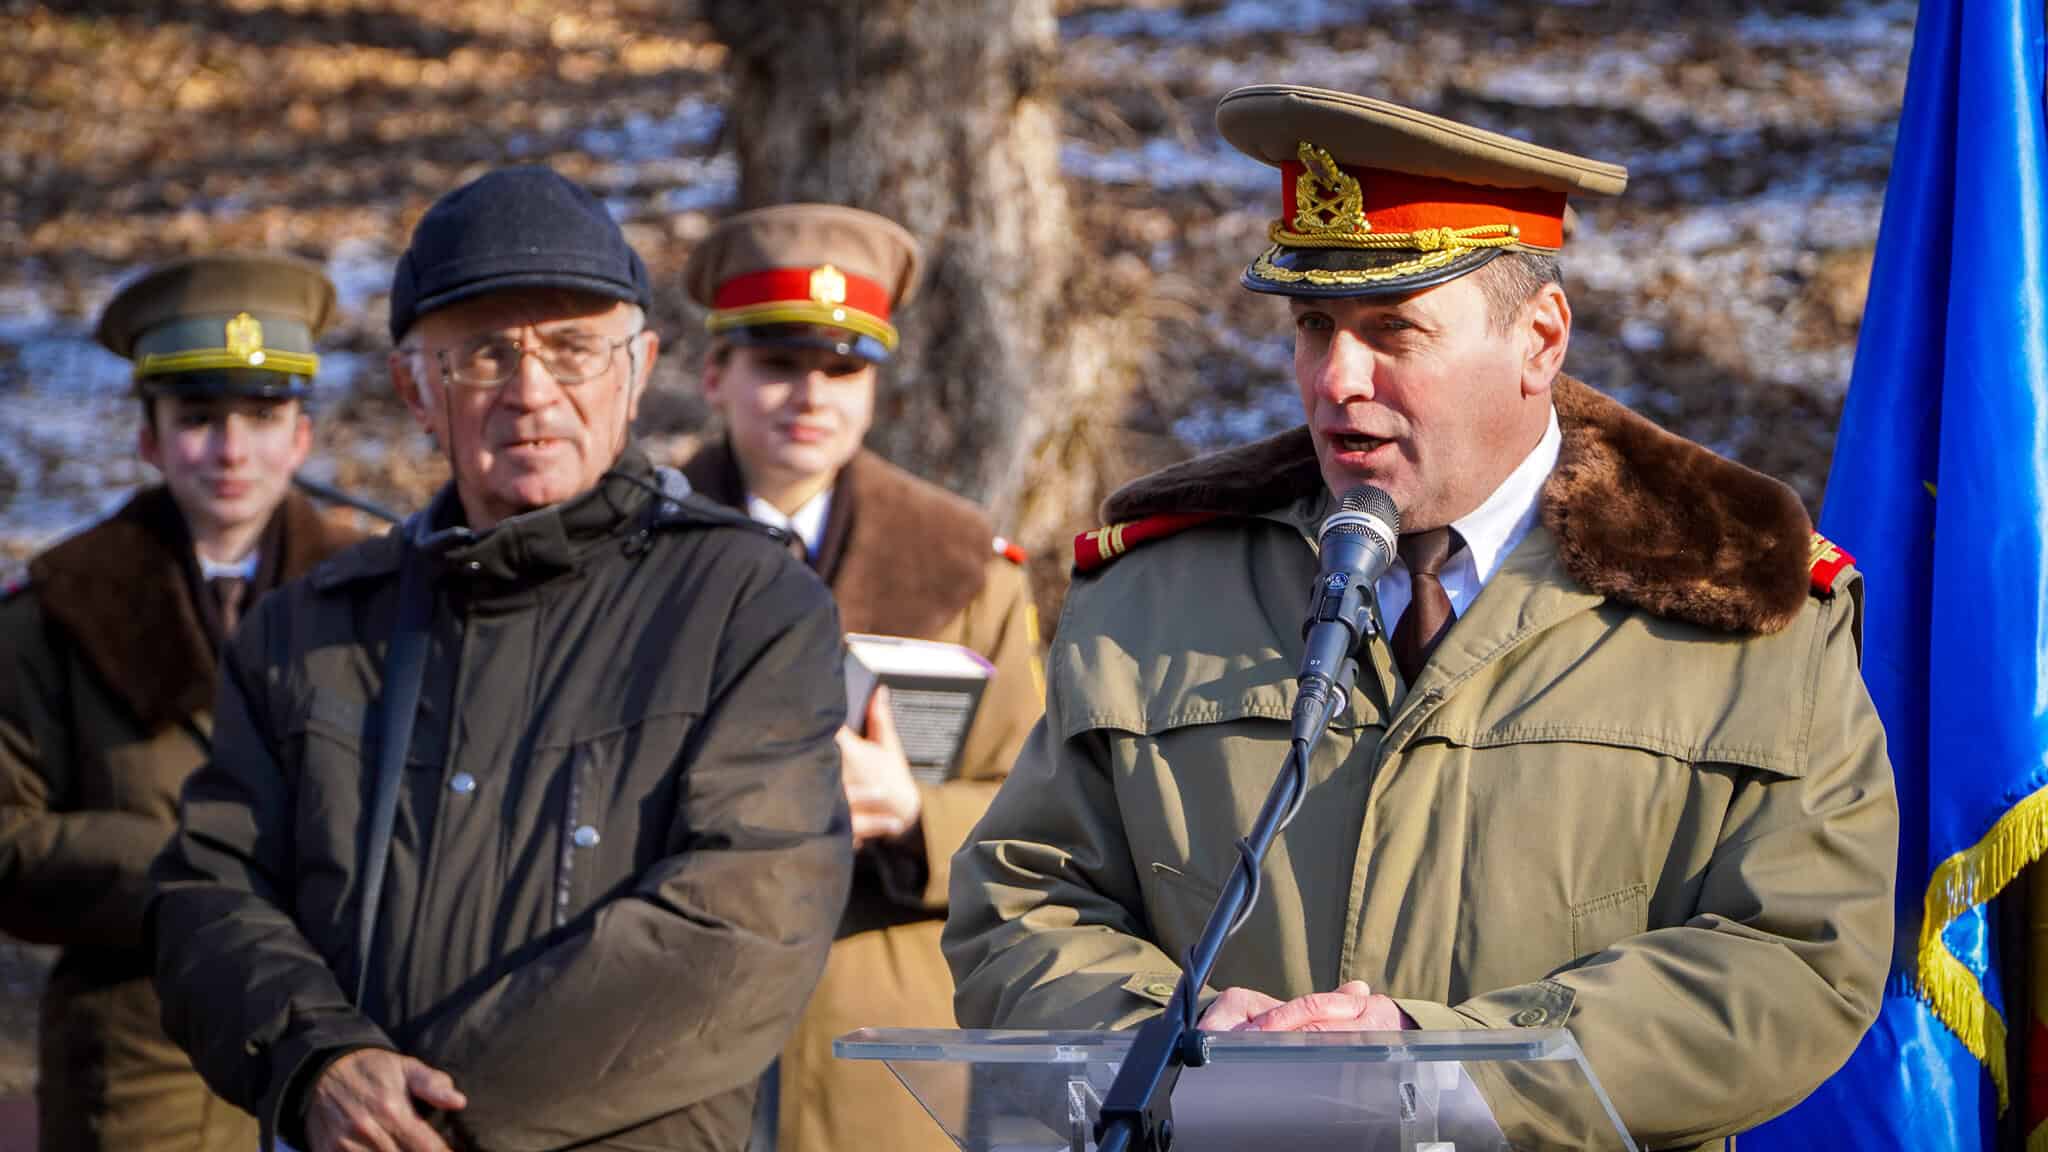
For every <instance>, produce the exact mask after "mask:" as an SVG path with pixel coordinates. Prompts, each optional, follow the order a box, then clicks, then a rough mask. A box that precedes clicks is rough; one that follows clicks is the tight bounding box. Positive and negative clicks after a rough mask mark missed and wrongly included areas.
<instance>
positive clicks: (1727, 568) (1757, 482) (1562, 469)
mask: <svg viewBox="0 0 2048 1152" xmlns="http://www.w3.org/2000/svg"><path fill="white" fill-rule="evenodd" d="M1553 397H1554V400H1555V403H1556V405H1557V419H1558V424H1559V425H1560V427H1561V428H1562V429H1563V431H1564V445H1563V448H1562V450H1561V451H1560V453H1559V455H1558V462H1557V470H1556V471H1555V472H1552V473H1551V476H1550V482H1549V483H1548V484H1546V485H1544V488H1543V510H1542V515H1543V524H1544V527H1546V528H1548V529H1550V533H1551V535H1552V536H1554V537H1556V538H1557V548H1558V555H1559V557H1560V558H1561V559H1562V560H1563V561H1564V565H1565V568H1566V570H1568V571H1569V572H1571V574H1572V576H1573V577H1574V578H1576V579H1577V580H1578V581H1579V582H1580V583H1581V584H1584V585H1585V586H1586V587H1587V588H1588V589H1590V590H1592V591H1594V592H1598V593H1600V594H1601V595H1604V596H1607V597H1610V598H1612V599H1615V600H1620V601H1622V602H1624V603H1628V604H1634V605H1637V606H1638V607H1641V608H1643V609H1644V610H1646V611H1648V612H1651V613H1653V614H1655V615H1658V616H1668V617H1671V618H1673V619H1677V620H1685V621H1688V622H1690V623H1693V624H1698V625H1701V626H1703V627H1707V628H1713V629H1716V630H1718V631H1723V632H1777V631H1780V630H1782V629H1783V628H1784V627H1785V626H1786V625H1788V624H1790V623H1791V622H1792V620H1793V618H1794V617H1795V616H1797V615H1798V614H1799V611H1800V609H1801V608H1802V607H1803V606H1804V605H1805V603H1806V596H1807V589H1808V587H1809V584H1810V569H1811V565H1810V563H1809V555H1810V550H1811V544H1812V539H1813V523H1812V521H1811V520H1810V519H1809V518H1808V517H1807V515H1806V508H1805V506H1804V505H1802V504H1801V503H1800V502H1799V497H1798V496H1797V495H1796V494H1794V493H1793V491H1792V490H1791V489H1790V488H1787V487H1786V486H1785V485H1783V484H1780V483H1779V482H1778V481H1776V480H1773V479H1771V478H1770V477H1768V476H1765V475H1763V474H1762V473H1760V472H1755V471H1752V470H1750V469H1748V468H1745V467H1743V466H1742V465H1740V464H1737V463H1735V462H1734V461H1732V460H1727V459H1724V458H1722V457H1720V456H1716V455H1715V454H1713V453H1712V452H1709V451H1707V450H1706V449H1705V448H1702V447H1700V446H1699V445H1697V444H1694V443H1692V442H1691V441H1689V440H1684V439H1680V438H1679V437H1677V436H1674V435H1672V434H1671V433H1669V432H1666V431H1665V430H1663V429H1662V428H1659V427H1657V426H1656V425H1655V424H1652V423H1651V422H1650V421H1648V420H1646V419H1644V418H1643V417H1641V416H1638V415H1636V414H1635V413H1634V412H1631V411H1629V410H1628V409H1627V408H1624V407H1622V406H1621V405H1620V404H1618V403H1616V402H1615V401H1613V400H1610V399H1608V398H1607V397H1606V396H1603V395H1601V394H1600V393H1598V392H1595V391H1594V390H1593V389H1591V388H1588V387H1587V386H1585V385H1584V384H1581V383H1579V382H1578V381H1576V380H1572V379H1570V378H1560V379H1559V380H1558V383H1557V386H1556V388H1555V389H1553Z"/></svg>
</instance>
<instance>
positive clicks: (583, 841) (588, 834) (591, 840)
mask: <svg viewBox="0 0 2048 1152" xmlns="http://www.w3.org/2000/svg"><path fill="white" fill-rule="evenodd" d="M569 838H570V839H571V840H574V841H575V842H576V846H577V847H578V848H588V847H590V846H591V845H593V844H595V843H597V840H598V836H597V829H595V828H592V827H591V826H590V825H588V824H584V825H582V826H580V827H578V828H577V829H576V831H574V832H572V833H570V834H569Z"/></svg>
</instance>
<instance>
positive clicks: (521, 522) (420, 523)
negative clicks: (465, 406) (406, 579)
mask: <svg viewBox="0 0 2048 1152" xmlns="http://www.w3.org/2000/svg"><path fill="white" fill-rule="evenodd" d="M661 483H662V480H661V476H660V474H658V473H657V471H656V469H655V467H654V465H653V464H652V463H651V462H650V461H649V460H648V459H647V455H646V453H644V452H642V451H641V450H640V449H639V448H638V447H637V446H633V445H628V446H627V448H626V450H625V451H624V452H622V453H621V454H620V455H619V459H618V460H617V461H616V462H615V463H613V465H612V466H611V468H610V469H609V470H607V471H606V472H605V474H604V476H603V477H602V478H601V479H599V480H598V482H597V484H596V485H595V486H593V487H592V488H591V489H590V490H589V491H587V492H584V493H581V494H580V495H577V496H572V497H570V498H569V499H567V500H564V501H563V502H561V503H560V504H550V505H548V506H547V507H545V508H535V509H533V510H532V511H530V512H522V513H520V514H519V515H517V516H508V517H506V518H505V519H503V520H500V521H498V522H497V523H496V524H494V525H492V526H491V527H490V528H489V529H488V530H487V531H484V532H480V533H479V532H473V531H471V530H470V528H469V527H468V526H467V525H466V524H465V523H463V511H462V503H461V499H460V497H459V496H458V494H457V493H456V490H455V485H454V483H453V482H452V481H451V482H449V483H448V484H446V485H444V486H443V487H442V488H441V490H440V491H439V492H438V493H436V494H435V495H434V499H433V500H432V501H431V502H430V503H429V504H428V505H427V507H426V508H424V509H422V510H421V511H419V512H417V513H414V514H413V515H412V516H410V517H407V518H406V521H405V523H404V525H402V526H401V528H400V529H399V530H400V531H401V532H402V533H404V534H405V538H406V539H407V540H408V541H409V542H410V543H411V544H412V546H413V547H414V548H415V549H416V550H418V551H419V552H420V553H421V554H422V555H426V556H432V557H435V558H436V559H437V560H438V561H439V564H440V568H441V570H442V572H443V573H444V574H445V575H446V576H448V577H449V578H451V579H453V580H455V581H457V583H458V585H459V586H464V587H467V588H468V589H469V590H470V591H471V592H472V593H473V594H476V595H482V596H486V597H488V596H491V595H494V594H498V593H511V592H516V591H518V590H520V589H523V588H527V587H531V586H533V585H536V584H540V583H544V582H546V581H548V580H551V579H553V578H554V577H556V576H560V575H562V574H564V573H567V572H572V571H574V570H575V568H576V565H577V560H578V558H579V557H580V556H581V555H582V554H583V553H584V552H586V551H587V550H588V549H589V548H590V547H591V546H592V545H594V544H597V543H599V542H601V541H603V540H605V539H607V538H609V537H614V536H619V535H625V534H627V533H628V531H629V524H630V522H631V521H633V520H635V519H636V518H637V519H645V518H646V513H647V510H648V509H647V505H648V502H649V501H650V500H651V499H653V497H654V491H655V490H656V489H658V488H660V487H661ZM640 528H641V530H642V531H643V532H644V531H645V530H646V528H647V525H646V524H642V525H641V526H640Z"/></svg>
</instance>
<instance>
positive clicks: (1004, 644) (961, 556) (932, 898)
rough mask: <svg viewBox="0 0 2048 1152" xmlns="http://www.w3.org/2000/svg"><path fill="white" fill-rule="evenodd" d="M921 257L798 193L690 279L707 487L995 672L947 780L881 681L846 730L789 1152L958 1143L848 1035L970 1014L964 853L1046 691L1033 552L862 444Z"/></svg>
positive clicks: (881, 617) (849, 606) (872, 607)
mask: <svg viewBox="0 0 2048 1152" xmlns="http://www.w3.org/2000/svg"><path fill="white" fill-rule="evenodd" d="M919 262H920V254H919V249H918V245H917V242H916V241H915V240H913V239H912V238H911V236H910V234H909V233H908V232H905V231H904V230H903V229H902V228H901V227H899V226H898V225H897V224H896V223H895V222H893V221H890V220H887V219H885V218H883V217H881V216H877V215H875V214H874V213H872V212H863V211H860V210H859V209H855V208H848V207H843V206H840V205H836V204H785V205H779V206H776V207H773V208H762V209H757V210H755V211H751V212H742V213H740V214H738V215H736V216H732V217H729V218H728V219H726V220H725V221H724V222H722V223H721V224H720V225H719V227H718V228H717V230H716V231H714V232H713V233H712V234H711V235H710V236H708V237H706V238H705V240H704V242H703V243H702V244H699V245H698V246H697V248H696V249H695V250H694V251H693V252H691V254H690V266H689V269H688V271H687V272H686V274H685V276H686V281H687V286H688V288H689V290H690V294H691V296H692V298H694V299H695V300H696V301H697V302H698V303H699V304H701V305H703V306H704V307H705V309H706V310H707V313H706V325H707V326H708V327H709V328H710V330H711V333H712V346H711V349H710V352H709V354H708V355H707V357H706V359H705V364H704V391H705V394H706V395H707V396H708V397H709V399H710V400H711V402H712V404H713V405H714V406H715V407H716V408H717V409H718V412H719V414H720V417H721V419H722V422H723V424H724V428H725V434H724V436H723V438H721V439H720V440H718V441H715V442H714V443H712V444H710V445H708V446H707V447H706V448H705V449H704V450H703V451H701V452H699V453H698V454H697V455H696V456H695V457H694V458H693V459H692V460H691V461H690V462H689V464H688V465H686V466H685V468H684V473H685V474H686V475H687V476H689V478H690V482H691V484H692V485H693V486H694V487H695V488H696V489H697V491H699V492H701V493H703V494H705V495H707V496H710V497H712V498H713V499H716V500H719V501H721V502H723V503H725V504H728V505H731V506H733V507H735V508H744V509H746V510H747V511H748V512H749V513H750V514H751V515H753V516H754V517H755V518H757V519H760V520H763V521H766V522H768V523H772V524H776V525H778V526H780V527H784V528H787V529H788V530H789V531H790V532H791V533H792V534H793V535H794V536H795V537H796V538H797V539H798V540H800V541H801V542H802V543H803V545H804V551H805V555H806V556H807V557H808V559H809V561H810V563H811V565H812V566H813V567H814V568H815V569H816V570H817V572H818V574H819V576H820V577H822V578H823V579H824V580H825V582H826V583H827V584H828V585H830V586H831V589H832V595H833V598H834V600H836V601H837V602H838V605H839V615H840V620H841V622H842V623H843V624H844V625H845V627H846V630H847V631H849V632H879V633H884V634H887V635H892V636H911V637H917V638H920V639H927V640H943V641H948V642H951V643H955V644H961V645H964V646H966V647H968V648H971V649H973V650H975V651H976V652H978V653H980V654H981V655H982V656H984V657H986V658H987V659H988V661H989V662H990V663H991V664H993V665H994V666H995V669H996V672H995V676H994V678H993V679H992V680H991V681H990V682H989V685H988V688H987V690H986V691H985V692H984V694H983V698H982V702H981V708H980V710H979V712H977V713H976V716H975V720H974V725H973V727H972V728H971V729H970V730H969V732H968V734H967V742H966V744H965V746H964V747H963V748H962V749H961V752H960V770H959V772H958V774H957V775H956V776H955V777H954V778H953V779H949V780H946V781H944V782H943V783H937V784H920V783H918V782H917V781H916V780H915V779H914V778H913V777H912V775H911V771H910V764H909V762H908V760H907V759H906V757H905V755H904V751H903V746H902V744H901V742H900V741H898V740H897V739H896V738H895V734H894V730H893V728H891V727H890V725H889V722H888V721H889V713H888V710H887V708H886V707H882V706H880V702H881V694H880V693H877V694H876V695H875V697H874V700H875V704H874V705H873V706H871V707H870V709H869V715H868V716H867V718H866V719H867V724H866V726H865V734H862V733H859V732H855V731H853V730H852V729H851V728H842V729H840V731H839V749H840V760H841V763H842V765H843V767H844V773H845V782H846V795H847V801H848V803H849V805H850V807H851V810H852V815H853V835H854V841H855V843H856V844H857V845H858V846H859V847H860V853H859V855H858V857H856V867H855V871H854V884H853V895H852V899H851V901H850V903H849V904H848V907H847V910H846V916H845V918H844V919H843V920H842V921H841V922H840V926H839V933H838V937H837V939H836V940H835V941H834V942H833V945H832V954H831V958H830V959H829V960H828V961H827V962H826V966H825V976H824V979H823V980H821V981H820V982H819V984H818V988H817V991H816V992H814V993H813V994H812V996H811V1002H810V1005H809V1006H808V1007H807V1008H806V1009H805V1012H804V1019H803V1022H802V1023H801V1024H800V1025H799V1026H798V1028H797V1032H796V1035H795V1036H794V1037H792V1038H791V1039H790V1042H789V1044H788V1045H787V1047H786V1048H785V1049H784V1051H783V1055H782V1060H781V1064H780V1066H779V1069H778V1079H779V1089H780V1091H779V1097H780V1113H781V1115H780V1122H779V1124H778V1127H777V1131H778V1138H777V1144H776V1147H777V1148H779V1149H780V1150H781V1152H805V1150H808V1149H836V1148H851V1147H856V1146H860V1145H863V1144H866V1145H873V1146H883V1147H889V1148H896V1149H911V1148H916V1147H920V1146H922V1147H926V1148H931V1149H943V1148H950V1147H951V1146H952V1142H951V1141H950V1140H949V1139H947V1137H946V1134H945V1133H944V1131H942V1130H941V1129H940V1128H939V1126H938V1125H936V1124H934V1123H932V1121H931V1118H930V1117H928V1116H926V1115H925V1113H924V1110H923V1109H922V1108H920V1107H918V1105H917V1102H916V1101H915V1100H914V1099H912V1097H911V1096H910V1094H909V1093H907V1092H905V1091H904V1090H903V1089H902V1087H901V1086H900V1085H898V1084H897V1083H896V1082H895V1080H894V1078H893V1077H891V1076H890V1075H889V1073H888V1071H887V1070H886V1069H884V1068H882V1067H881V1066H880V1065H878V1064H872V1063H856V1062H850V1061H843V1060H835V1059H833V1057H832V1041H833V1039H834V1038H836V1037H838V1036H840V1035H842V1034H844V1033H846V1032H850V1031H852V1030H853V1029H855V1028H860V1027H868V1026H894V1027H915V1028H950V1027H952V1026H953V1010H952V987H953V982H952V978H951V977H950V976H949V975H948V974H947V971H946V962H945V960H944V958H943V957H941V955H940V953H939V930H940V926H941V924H942V922H943V920H944V917H945V907H946V905H945V900H946V887H947V866H948V864H949V863H950V861H951V859H952V855H953V852H954V851H955V850H956V849H958V848H959V847H960V843H961V841H962V840H963V839H964V838H965V837H966V835H967V830H968V829H969V828H971V827H973V826H974V822H975V821H976V820H978V819H980V818H981V814H982V812H983V811H984V810H985V809H986V808H987V807H988V802H989V800H990V798H991V797H993V796H994V795H995V789H996V785H997V784H998V783H1000V782H1001V780H1002V778H1003V776H1004V775H1005V774H1007V773H1008V772H1009V770H1010V763H1011V761H1013V760H1014V759H1016V756H1017V749H1018V748H1019V747H1020V746H1021V745H1022V744H1023V743H1024V737H1025V735H1026V733H1028V732H1029V731H1030V730H1031V725H1032V723H1033V722H1034V721H1035V720H1037V719H1038V712H1039V708H1040V706H1041V703H1042V699H1043V691H1042V688H1041V682H1042V677H1043V673H1042V671H1041V670H1040V668H1039V664H1038V634H1037V632H1038V629H1037V622H1036V619H1035V617H1034V615H1033V609H1032V602H1031V589H1030V586H1029V585H1028V584H1027V582H1026V581H1025V579H1024V570H1023V568H1022V566H1021V564H1020V561H1021V560H1022V555H1021V553H1020V552H1018V550H1017V549H1015V548H1014V546H1011V545H1008V544H1006V543H1004V542H1003V541H1002V540H1001V539H1000V538H999V537H997V536H996V535H995V533H994V530H993V529H992V528H991V527H990V525H989V520H988V517H987V515H986V514H984V513H983V512H982V511H981V509H979V508H977V507H975V506H974V505H973V504H971V503H969V502H968V501H966V500H964V499H962V498H961V497H959V496H956V495H954V494H952V493H951V492H947V491H946V490H944V489H942V488H940V487H938V486H936V485H934V484H929V483H926V482H925V481H923V480H920V479H918V478H917V477H915V476H912V475H910V474H909V473H907V472H905V471H903V470H902V469H900V468H897V467H895V466H894V465H891V464H890V463H888V462H887V461H885V460H883V459H882V458H881V457H879V456H876V455H874V454H873V453H871V452H868V451H865V450H864V449H862V448H861V439H862V437H864V436H865V435H866V434H867V431H868V428H869V425H870V424H871V422H872V421H873V418H874V407H875V380H876V374H877V371H878V366H879V365H880V364H882V363H883V362H885V361H887V359H888V358H889V355H890V353H891V352H892V351H894V349H895V346H896V341H897V331H896V326H895V324H894V322H893V320H892V317H893V316H894V314H895V313H896V311H897V310H898V309H900V308H902V306H903V305H904V304H905V303H907V302H908V301H909V300H910V299H911V297H912V295H913V294H914V293H915V291H916V289H917V281H918V269H919ZM859 719H860V718H857V717H856V718H855V722H856V723H857V722H858V720H859Z"/></svg>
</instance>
